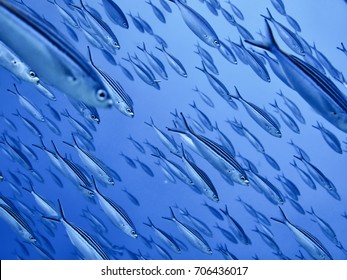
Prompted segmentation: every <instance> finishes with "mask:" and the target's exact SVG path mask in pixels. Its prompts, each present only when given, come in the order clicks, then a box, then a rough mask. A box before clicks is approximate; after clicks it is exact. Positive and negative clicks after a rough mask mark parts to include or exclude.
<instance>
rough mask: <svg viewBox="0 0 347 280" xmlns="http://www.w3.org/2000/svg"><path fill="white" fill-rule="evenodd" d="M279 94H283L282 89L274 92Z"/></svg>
mask: <svg viewBox="0 0 347 280" xmlns="http://www.w3.org/2000/svg"><path fill="white" fill-rule="evenodd" d="M276 93H277V94H278V95H279V96H282V97H283V96H284V95H283V92H282V90H280V91H277V92H276Z"/></svg>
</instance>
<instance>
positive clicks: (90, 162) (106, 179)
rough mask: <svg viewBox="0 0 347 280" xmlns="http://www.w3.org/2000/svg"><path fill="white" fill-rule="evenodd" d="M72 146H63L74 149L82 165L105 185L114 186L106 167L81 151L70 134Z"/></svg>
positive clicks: (87, 153) (98, 160)
mask: <svg viewBox="0 0 347 280" xmlns="http://www.w3.org/2000/svg"><path fill="white" fill-rule="evenodd" d="M72 140H73V144H70V143H68V142H65V141H64V143H65V144H67V145H69V146H71V147H73V148H75V150H76V151H77V153H78V156H79V157H80V159H81V161H82V162H83V164H84V165H85V166H86V167H87V168H88V170H89V171H91V172H92V174H93V175H94V176H95V178H97V179H99V180H100V181H102V182H103V183H105V184H108V185H114V180H113V178H112V175H111V174H110V172H109V170H108V168H107V166H106V165H105V164H104V163H103V162H102V161H101V160H100V159H98V158H96V157H95V156H93V155H92V154H90V153H89V152H87V151H85V150H83V149H82V148H81V147H80V146H79V145H78V143H77V141H76V139H75V136H74V134H72Z"/></svg>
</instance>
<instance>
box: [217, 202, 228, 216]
mask: <svg viewBox="0 0 347 280" xmlns="http://www.w3.org/2000/svg"><path fill="white" fill-rule="evenodd" d="M219 210H220V211H222V213H223V214H224V215H226V216H228V215H229V211H228V206H227V205H226V204H225V210H223V209H221V208H219Z"/></svg>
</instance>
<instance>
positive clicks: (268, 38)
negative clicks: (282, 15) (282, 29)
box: [245, 20, 278, 51]
mask: <svg viewBox="0 0 347 280" xmlns="http://www.w3.org/2000/svg"><path fill="white" fill-rule="evenodd" d="M265 29H266V32H265V37H264V39H263V41H262V42H260V41H257V40H249V39H247V40H245V42H246V43H249V44H251V45H253V46H255V47H259V48H262V49H265V50H268V51H271V50H273V49H274V48H276V49H278V46H277V43H276V41H275V38H274V36H273V33H272V30H271V28H270V26H269V23H268V21H267V20H265Z"/></svg>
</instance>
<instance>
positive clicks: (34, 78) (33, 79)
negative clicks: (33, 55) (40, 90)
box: [28, 70, 40, 85]
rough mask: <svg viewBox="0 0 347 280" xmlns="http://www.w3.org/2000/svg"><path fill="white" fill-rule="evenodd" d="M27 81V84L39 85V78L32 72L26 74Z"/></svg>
mask: <svg viewBox="0 0 347 280" xmlns="http://www.w3.org/2000/svg"><path fill="white" fill-rule="evenodd" d="M28 80H29V82H31V83H33V84H35V85H38V84H39V83H40V78H39V77H38V76H37V75H36V73H35V72H34V71H33V70H29V72H28Z"/></svg>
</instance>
